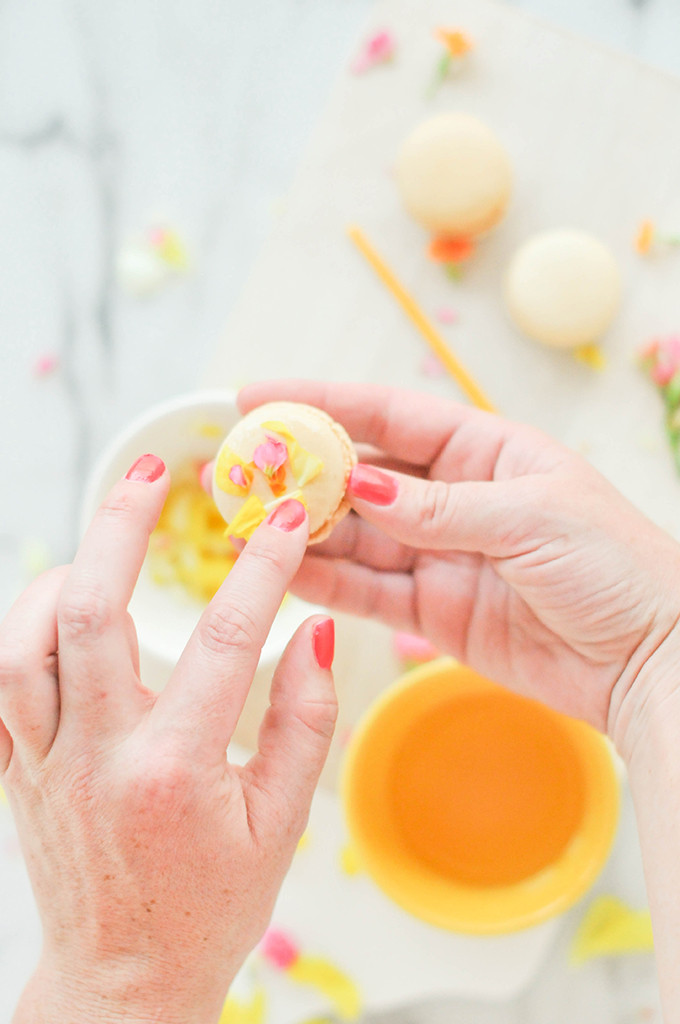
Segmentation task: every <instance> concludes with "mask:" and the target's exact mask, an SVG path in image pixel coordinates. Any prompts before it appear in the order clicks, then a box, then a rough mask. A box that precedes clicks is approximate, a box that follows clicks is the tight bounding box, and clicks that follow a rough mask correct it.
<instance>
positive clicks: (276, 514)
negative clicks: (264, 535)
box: [267, 498, 307, 533]
mask: <svg viewBox="0 0 680 1024" xmlns="http://www.w3.org/2000/svg"><path fill="white" fill-rule="evenodd" d="M306 518H307V509H306V508H305V506H304V505H303V504H302V502H301V501H297V499H296V498H286V500H285V501H282V502H281V504H280V505H277V506H276V508H275V509H274V511H273V512H270V513H269V515H268V516H267V523H268V524H269V526H274V527H276V529H277V530H283V531H284V533H292V532H293V530H297V528H298V526H302V524H303V523H304V521H305V519H306Z"/></svg>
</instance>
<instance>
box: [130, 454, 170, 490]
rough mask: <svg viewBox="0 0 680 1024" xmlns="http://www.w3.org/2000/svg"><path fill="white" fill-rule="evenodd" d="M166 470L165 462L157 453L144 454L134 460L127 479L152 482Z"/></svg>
mask: <svg viewBox="0 0 680 1024" xmlns="http://www.w3.org/2000/svg"><path fill="white" fill-rule="evenodd" d="M164 472H165V463H164V462H163V460H162V459H159V458H158V456H157V455H142V456H141V457H140V458H139V459H137V461H136V462H134V463H133V464H132V465H131V466H130V468H129V469H128V471H127V473H126V474H125V479H126V480H136V481H140V482H141V483H145V484H152V483H153V482H154V480H158V478H159V477H161V476H163V473H164Z"/></svg>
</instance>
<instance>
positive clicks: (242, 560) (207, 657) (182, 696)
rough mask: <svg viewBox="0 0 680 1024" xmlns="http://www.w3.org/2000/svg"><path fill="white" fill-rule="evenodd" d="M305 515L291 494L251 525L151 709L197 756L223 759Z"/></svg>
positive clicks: (287, 580)
mask: <svg viewBox="0 0 680 1024" xmlns="http://www.w3.org/2000/svg"><path fill="white" fill-rule="evenodd" d="M308 537H309V520H308V518H307V514H306V511H305V508H304V506H303V505H302V504H301V503H300V502H299V501H296V500H295V499H292V498H289V499H287V500H286V501H283V502H281V504H280V505H278V506H277V507H276V508H275V509H274V511H273V512H271V513H270V515H269V516H268V517H267V519H266V520H265V521H264V522H263V523H262V524H261V525H260V526H258V528H257V529H256V530H255V532H254V533H253V535H252V537H251V539H250V540H249V541H248V543H247V544H246V546H245V548H244V549H243V551H242V552H241V554H240V555H239V557H238V559H237V560H236V562H235V564H234V567H233V569H232V570H231V572H230V573H229V575H228V576H227V578H226V580H225V581H224V583H223V584H222V586H221V587H220V589H219V590H218V592H217V594H216V595H215V597H214V598H213V599H212V601H211V602H210V604H209V605H208V607H207V608H206V610H205V611H204V612H203V615H202V616H201V618H200V620H199V623H198V625H197V626H196V629H195V630H194V632H193V634H192V636H191V637H190V639H189V642H188V644H187V646H186V647H185V649H184V651H183V653H182V655H181V657H180V659H179V661H178V663H177V666H176V668H175V671H174V672H173V674H172V676H171V678H170V680H169V681H168V684H167V686H166V688H165V690H164V691H163V692H162V693H161V694H160V695H159V697H158V700H157V702H156V706H155V708H154V712H153V714H154V717H155V722H156V726H157V728H159V729H161V730H168V731H170V732H172V733H175V734H176V733H177V732H178V731H179V732H181V733H182V734H183V736H184V739H185V742H187V743H188V744H189V745H191V746H193V747H194V749H195V752H196V755H197V756H201V755H203V756H205V754H206V753H207V754H208V757H209V758H211V759H215V760H217V761H220V760H223V759H224V753H225V751H226V749H227V746H228V745H229V742H230V740H231V737H232V734H233V732H234V729H235V727H236V723H237V721H238V718H239V715H240V714H241V710H242V708H243V705H244V703H245V699H246V696H247V694H248V690H249V688H250V684H251V683H252V680H253V676H254V674H255V670H256V668H257V663H258V661H259V657H260V652H261V650H262V647H263V646H264V642H265V640H266V639H267V636H268V634H269V630H270V629H271V625H272V622H273V621H274V617H275V615H276V613H277V611H278V609H279V606H280V604H281V601H282V600H283V598H284V595H285V593H286V591H287V589H288V587H289V586H290V584H291V581H292V579H293V577H294V576H295V574H296V572H297V570H298V569H299V567H300V563H301V562H302V558H303V555H304V553H305V548H306V545H307V539H308Z"/></svg>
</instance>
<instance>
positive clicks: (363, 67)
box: [350, 29, 396, 75]
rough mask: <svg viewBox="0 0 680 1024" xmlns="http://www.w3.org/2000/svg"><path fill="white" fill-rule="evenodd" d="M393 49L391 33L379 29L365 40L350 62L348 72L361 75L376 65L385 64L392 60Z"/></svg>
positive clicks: (394, 45)
mask: <svg viewBox="0 0 680 1024" xmlns="http://www.w3.org/2000/svg"><path fill="white" fill-rule="evenodd" d="M395 49H396V44H395V39H394V36H393V35H392V33H391V32H389V31H388V30H387V29H381V30H380V31H379V32H376V33H375V34H374V35H372V36H371V37H370V38H369V39H367V40H366V42H365V43H364V45H363V47H362V48H361V50H360V52H359V54H358V55H357V57H356V58H355V59H354V61H353V62H352V64H351V66H350V70H351V71H352V73H353V74H355V75H361V74H363V73H364V72H365V71H369V70H370V69H371V68H374V67H376V65H378V64H386V63H387V62H388V61H391V60H393V58H394V53H395Z"/></svg>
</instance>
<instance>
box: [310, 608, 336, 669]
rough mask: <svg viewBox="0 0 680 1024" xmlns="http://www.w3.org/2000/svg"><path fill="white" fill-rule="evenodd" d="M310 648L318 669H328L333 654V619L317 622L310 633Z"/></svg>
mask: <svg viewBox="0 0 680 1024" xmlns="http://www.w3.org/2000/svg"><path fill="white" fill-rule="evenodd" d="M312 646H313V648H314V657H315V658H316V663H317V665H318V666H319V668H326V669H328V668H330V667H331V665H332V664H333V654H334V653H335V622H334V621H333V619H324V620H323V621H322V622H317V624H316V626H315V627H314V631H313V633H312Z"/></svg>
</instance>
